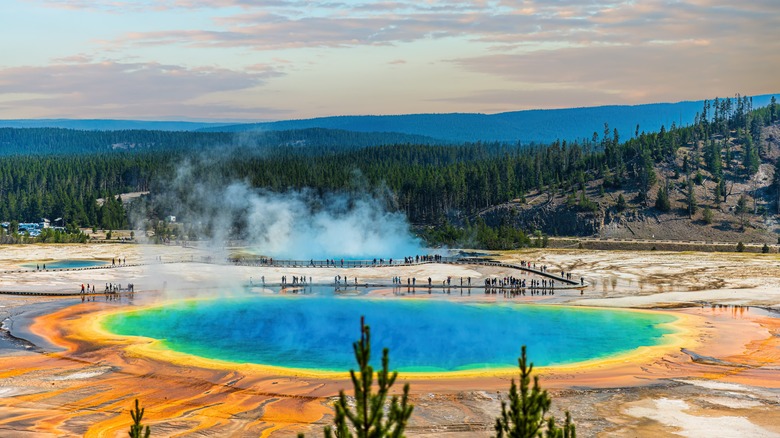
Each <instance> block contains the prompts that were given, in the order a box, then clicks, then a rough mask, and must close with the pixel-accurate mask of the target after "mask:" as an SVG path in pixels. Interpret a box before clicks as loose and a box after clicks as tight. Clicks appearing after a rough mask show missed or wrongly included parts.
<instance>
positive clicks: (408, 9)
mask: <svg viewBox="0 0 780 438" xmlns="http://www.w3.org/2000/svg"><path fill="white" fill-rule="evenodd" d="M0 26H2V27H1V28H2V30H1V31H0V32H2V38H1V39H0V48H1V49H0V50H1V51H0V53H2V56H0V118H2V119H23V118H71V119H85V118H113V119H140V120H234V121H259V120H279V119H297V118H309V117H319V116H333V115H357V114H408V113H451V112H481V113H497V112H504V111H516V110H523V109H537V108H568V107H581V106H598V105H611V104H640V103H653V102H677V101H682V100H700V99H707V98H714V97H716V96H718V97H726V96H733V95H734V94H736V93H741V94H743V95H757V94H769V93H775V92H778V91H780V80H778V72H779V71H780V38H778V35H780V30H779V29H780V2H778V0H740V1H735V0H680V1H675V0H664V1H659V0H632V1H622V0H611V1H610V0H606V1H603V0H496V1H489V0H476V1H471V2H466V1H459V0H412V1H408V0H397V1H392V0H388V1H365V0H355V1H347V0H326V1H317V0H313V1H302V0H135V1H131V0H3V6H2V14H0Z"/></svg>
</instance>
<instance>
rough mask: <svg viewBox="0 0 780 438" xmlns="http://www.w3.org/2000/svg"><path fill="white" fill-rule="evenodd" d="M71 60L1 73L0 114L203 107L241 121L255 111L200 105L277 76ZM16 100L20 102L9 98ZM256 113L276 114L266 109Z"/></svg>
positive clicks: (261, 69)
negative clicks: (18, 110)
mask: <svg viewBox="0 0 780 438" xmlns="http://www.w3.org/2000/svg"><path fill="white" fill-rule="evenodd" d="M71 60H72V61H74V62H59V63H57V64H53V65H49V66H26V67H9V68H3V69H0V101H5V106H4V107H2V106H0V110H2V109H5V110H11V109H13V108H17V109H18V108H25V107H26V108H29V109H35V110H34V112H35V113H39V114H45V116H54V115H56V114H61V115H67V114H74V113H80V114H89V115H90V116H92V117H97V116H100V117H104V116H111V115H113V116H124V117H128V116H130V115H133V116H135V117H139V116H143V115H144V114H148V113H149V112H152V111H153V113H154V114H155V115H161V114H166V113H167V114H190V113H192V112H193V111H192V110H193V109H198V108H199V107H200V110H205V109H206V107H208V108H209V109H208V111H209V112H210V113H215V114H214V115H213V116H220V117H225V116H227V117H235V116H237V115H238V113H240V116H241V117H246V116H248V115H249V114H248V113H250V112H253V111H254V110H257V109H251V108H241V107H240V106H239V105H236V104H233V105H232V106H231V105H224V104H220V102H219V101H212V102H210V103H209V104H208V105H205V104H201V103H200V100H201V99H204V98H206V97H208V96H213V95H216V96H218V95H219V94H220V93H229V92H235V91H242V90H249V89H252V88H255V87H258V86H260V85H262V84H264V83H265V81H266V80H268V79H270V78H273V77H277V76H280V75H281V74H282V73H281V72H279V71H277V70H275V69H274V68H273V67H270V66H262V65H256V66H253V67H252V68H251V69H247V71H234V70H228V69H223V68H216V67H195V68H189V67H183V66H179V65H170V64H160V63H154V62H151V63H121V62H115V61H106V62H94V61H90V60H88V59H85V58H83V57H76V58H72V59H71ZM18 95H22V96H23V97H13V96H18ZM9 96H10V97H9ZM261 110H263V111H266V112H271V113H273V112H277V111H275V110H273V109H271V108H262V109H261ZM3 112H5V111H3ZM229 113H236V114H234V115H227V114H229ZM193 116H194V115H193Z"/></svg>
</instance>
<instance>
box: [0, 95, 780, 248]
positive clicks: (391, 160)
mask: <svg viewBox="0 0 780 438" xmlns="http://www.w3.org/2000/svg"><path fill="white" fill-rule="evenodd" d="M777 119H778V108H777V105H776V103H775V101H774V99H773V100H772V104H771V105H770V106H768V107H765V108H761V109H753V108H752V104H751V102H750V100H749V99H748V98H736V99H725V100H716V101H715V102H705V104H704V105H703V108H702V112H701V113H700V114H699V115H698V116H697V117H696V122H695V123H694V124H693V125H691V126H686V127H679V126H675V125H674V124H672V126H670V127H669V128H668V129H667V128H662V129H661V130H660V131H659V132H657V133H643V132H636V133H634V134H635V138H632V139H631V140H628V141H623V142H621V140H620V135H619V133H618V132H617V130H615V129H610V127H609V126H607V125H605V126H604V130H603V132H602V133H601V135H599V134H594V135H593V136H592V138H590V139H587V140H583V141H580V142H565V141H564V142H554V143H553V144H550V145H547V146H536V147H530V148H529V147H526V148H523V147H519V146H517V145H507V144H501V143H475V144H466V145H459V146H437V145H430V144H419V143H405V142H399V143H397V144H392V145H383V146H375V147H363V146H357V145H355V144H354V143H353V144H352V145H351V146H349V147H341V146H339V147H336V146H335V145H343V144H342V143H339V141H340V140H339V139H338V137H333V138H332V139H331V140H328V141H325V140H322V139H323V138H327V136H328V135H331V134H332V131H327V130H320V131H313V132H315V133H321V134H322V135H323V136H325V137H322V138H320V140H321V141H323V143H325V146H322V147H320V145H319V143H316V141H318V140H315V136H310V137H308V140H307V141H309V142H311V143H310V144H309V145H308V147H306V148H295V147H288V148H278V147H277V148H258V147H256V144H255V143H252V142H253V141H254V140H251V139H250V140H249V141H246V142H244V143H242V142H240V141H236V140H237V139H236V137H235V135H245V134H226V133H171V132H159V131H116V132H94V131H93V132H86V131H67V130H61V129H30V130H21V129H10V130H8V129H5V130H0V144H7V143H9V142H10V143H14V144H17V145H18V144H21V143H24V141H29V143H30V144H31V146H30V150H31V151H33V150H34V151H35V152H30V154H35V156H31V155H23V154H21V153H20V152H19V151H18V150H17V153H16V154H15V155H9V154H8V153H7V152H4V153H5V154H6V156H5V157H3V158H0V195H2V196H0V220H20V221H37V220H39V219H40V218H41V217H48V218H54V217H61V216H62V217H65V218H66V220H67V221H68V222H71V223H76V224H78V225H81V226H88V227H91V226H96V227H100V228H104V229H117V228H123V227H126V226H127V224H128V218H127V212H126V211H125V209H124V208H123V206H122V203H121V202H119V200H116V199H115V198H114V195H116V194H118V193H125V192H134V191H151V193H152V196H151V198H150V199H146V200H144V201H142V202H141V203H139V208H140V211H141V212H142V213H143V215H145V216H147V218H148V219H162V218H163V217H164V216H167V215H175V216H179V217H180V220H183V221H186V220H187V218H186V215H185V214H184V213H185V212H183V211H182V212H180V211H177V209H178V208H179V206H177V205H175V203H170V199H171V198H170V197H156V196H154V195H155V194H159V193H164V192H166V190H170V182H171V181H172V180H173V179H174V178H176V172H177V169H178V168H179V167H180V166H182V165H183V164H184V163H188V166H189V167H190V168H191V171H192V173H193V174H194V175H197V179H198V181H199V182H202V183H213V184H215V185H219V184H227V183H229V182H232V181H246V182H247V183H248V184H250V185H251V186H253V187H257V188H264V189H268V190H272V191H279V192H281V191H285V190H289V189H301V188H312V189H314V190H318V191H322V192H329V191H353V192H355V191H368V192H375V193H380V192H381V193H382V195H383V196H384V197H385V199H386V200H387V205H388V208H390V209H394V210H399V211H403V212H405V213H406V214H407V216H408V217H409V219H410V221H411V222H412V223H413V224H416V225H422V226H428V227H433V229H432V231H431V232H429V233H427V235H428V236H429V237H431V239H432V240H436V241H439V242H442V241H446V242H447V243H454V241H455V240H458V239H460V240H461V241H462V240H464V239H466V236H465V235H464V234H463V233H464V230H471V231H470V232H471V234H478V235H481V236H484V238H479V239H477V240H478V242H477V243H481V244H482V245H483V246H487V247H504V246H509V245H510V243H511V244H516V243H518V242H526V243H527V242H528V241H529V240H528V239H527V237H526V236H525V234H523V231H517V230H510V229H509V228H507V227H504V228H506V229H502V228H500V227H499V228H493V229H492V230H493V231H488V230H486V229H485V228H484V227H485V225H484V224H483V223H482V222H480V221H479V220H477V219H475V214H476V213H478V212H480V211H481V210H483V209H485V208H488V207H490V206H493V205H496V204H500V203H503V202H506V201H510V200H513V199H519V200H523V199H524V197H525V196H526V195H527V194H529V193H531V192H536V191H541V192H544V191H556V190H557V191H568V192H570V193H575V192H577V191H579V190H582V188H584V186H585V184H586V183H587V182H589V181H593V180H594V179H603V184H604V186H605V187H607V188H609V187H623V188H627V189H632V190H636V192H637V194H638V196H639V197H640V198H641V199H647V194H648V191H649V190H650V188H651V187H652V186H653V184H654V183H655V182H656V178H657V177H656V172H655V170H654V166H655V165H656V164H658V163H668V162H670V161H673V160H672V158H673V157H675V154H676V152H677V149H678V148H679V147H680V146H681V145H686V144H696V145H699V144H701V145H703V146H702V147H701V148H699V147H697V148H696V149H695V150H696V151H699V152H697V154H695V156H692V157H691V158H690V162H689V163H688V162H686V163H688V164H686V168H684V169H680V172H685V173H691V172H694V171H696V170H697V169H699V168H701V169H707V170H708V171H711V173H712V175H713V176H714V177H716V178H721V179H725V178H726V177H727V176H728V177H730V178H748V177H750V176H751V175H752V174H753V173H755V172H756V171H757V163H758V161H757V160H760V159H761V154H762V151H761V150H760V148H759V146H758V145H759V144H760V143H759V141H758V138H757V135H758V133H759V132H760V128H761V127H762V126H765V125H767V124H770V123H774V122H776V121H777ZM277 134H279V135H282V134H283V133H277ZM350 134H354V133H350ZM284 135H293V134H284ZM355 135H358V134H355ZM128 136H130V137H132V138H133V139H134V140H133V141H134V142H137V143H135V144H137V145H143V146H140V147H137V148H132V149H121V148H118V149H116V150H112V151H109V150H108V149H107V148H106V144H119V143H123V142H125V143H126V142H127V141H128V138H130V137H128ZM285 138H286V137H284V136H281V137H278V138H277V139H276V140H275V141H277V140H278V141H283V140H284V139H285ZM293 138H294V136H293V137H289V138H287V140H290V141H292V140H293ZM377 138H379V137H377ZM729 138H731V139H732V143H733V142H734V141H736V142H738V143H740V144H741V145H742V150H744V153H743V154H741V155H737V154H733V153H730V149H729V148H730V146H729V144H730V143H729V142H727V141H726V139H729ZM21 139H24V140H21ZM284 141H286V140H284ZM163 142H164V143H165V144H166V145H168V146H166V147H165V148H157V147H152V146H151V145H152V144H160V143H163ZM219 144H230V145H233V146H232V147H230V148H228V147H214V146H215V145H219ZM328 145H334V146H333V147H330V146H328ZM3 148H4V146H3ZM46 148H48V149H46ZM4 150H5V149H4ZM43 150H49V151H51V152H49V153H43V152H42V151H43ZM90 150H94V151H102V152H99V153H96V152H92V153H86V152H88V151H90ZM52 154H54V155H52ZM388 193H389V195H387V194H388ZM581 197H582V198H584V197H585V196H584V192H583V193H582V194H581ZM97 198H103V199H106V200H107V201H106V202H105V203H104V204H103V205H102V206H98V205H97V203H96V202H95V200H96V199H97ZM580 201H581V202H583V203H587V199H581V200H580ZM583 205H585V204H583ZM454 230H460V231H454ZM510 231H511V232H510ZM525 231H527V232H530V231H533V230H525ZM491 233H493V234H491ZM496 233H498V234H496ZM518 233H519V234H518Z"/></svg>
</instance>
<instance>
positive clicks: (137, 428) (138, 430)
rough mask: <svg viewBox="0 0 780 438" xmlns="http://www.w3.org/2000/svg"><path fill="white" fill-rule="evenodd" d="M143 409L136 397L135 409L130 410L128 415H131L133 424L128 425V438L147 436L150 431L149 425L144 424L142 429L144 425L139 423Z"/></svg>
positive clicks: (145, 437)
mask: <svg viewBox="0 0 780 438" xmlns="http://www.w3.org/2000/svg"><path fill="white" fill-rule="evenodd" d="M145 410H146V409H145V408H139V406H138V399H135V411H130V416H131V417H133V424H132V425H131V426H130V432H128V435H130V438H149V435H150V434H151V433H152V431H151V430H150V429H149V426H146V428H145V429H144V426H143V425H142V424H141V419H143V417H144V411H145Z"/></svg>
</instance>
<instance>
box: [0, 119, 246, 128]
mask: <svg viewBox="0 0 780 438" xmlns="http://www.w3.org/2000/svg"><path fill="white" fill-rule="evenodd" d="M234 124H235V123H216V122H181V121H157V120H154V121H148V120H112V119H11V120H0V128H63V129H79V130H86V131H122V130H132V129H146V130H153V131H195V130H198V129H202V128H216V127H219V126H225V125H234Z"/></svg>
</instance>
